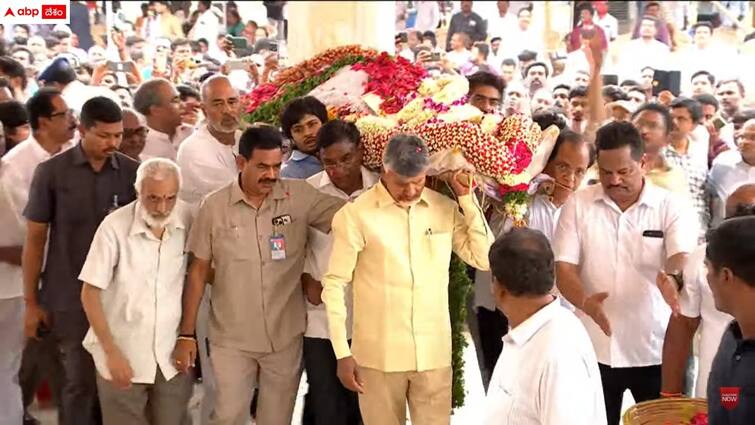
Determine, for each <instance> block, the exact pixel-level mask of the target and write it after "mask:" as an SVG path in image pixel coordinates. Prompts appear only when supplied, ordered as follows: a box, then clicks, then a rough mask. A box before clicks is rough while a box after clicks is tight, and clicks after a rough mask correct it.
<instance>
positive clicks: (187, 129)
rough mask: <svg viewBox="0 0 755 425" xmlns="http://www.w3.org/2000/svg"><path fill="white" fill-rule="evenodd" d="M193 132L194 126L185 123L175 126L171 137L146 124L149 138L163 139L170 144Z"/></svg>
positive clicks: (175, 143) (174, 143)
mask: <svg viewBox="0 0 755 425" xmlns="http://www.w3.org/2000/svg"><path fill="white" fill-rule="evenodd" d="M193 132H194V127H192V126H190V125H187V124H181V125H179V126H178V127H176V132H175V133H174V134H173V137H172V138H171V137H170V135H169V134H168V133H163V132H162V131H159V130H155V129H154V128H152V127H150V126H147V137H149V138H150V139H157V140H159V141H163V142H165V143H168V144H170V145H177V144H178V143H179V142H181V141H183V140H184V139H186V138H187V137H189V136H190V135H191V133H193Z"/></svg>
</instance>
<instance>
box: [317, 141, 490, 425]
mask: <svg viewBox="0 0 755 425" xmlns="http://www.w3.org/2000/svg"><path fill="white" fill-rule="evenodd" d="M428 165H429V153H428V149H427V146H426V145H425V143H424V142H423V141H422V140H421V139H420V138H418V137H416V136H410V135H397V136H395V137H394V138H393V139H391V141H390V142H389V143H388V145H387V146H386V149H385V154H384V157H383V173H382V175H381V179H380V183H378V184H376V185H375V186H373V187H372V188H371V189H369V190H367V191H366V192H364V193H363V194H362V195H361V196H360V197H359V198H357V199H356V200H355V201H354V202H353V203H350V204H347V205H346V206H345V207H343V209H341V210H340V211H339V212H338V213H337V214H336V215H335V217H334V218H333V239H334V241H333V253H336V254H337V255H332V256H331V257H330V264H329V268H328V272H327V273H326V274H325V276H324V277H323V280H322V283H323V286H324V290H323V293H322V299H323V301H324V302H325V305H326V309H327V314H328V322H329V327H330V340H331V342H332V344H333V350H334V352H335V354H336V358H337V359H338V377H339V379H340V380H341V382H342V383H343V385H344V386H345V387H346V388H349V389H351V390H352V391H357V392H359V406H360V409H361V411H362V418H363V419H364V422H365V424H367V425H374V424H385V425H399V424H404V423H405V422H406V403H407V401H408V402H409V410H410V413H411V419H412V424H414V425H429V424H432V425H439V424H448V423H449V421H450V413H451V322H450V318H449V313H448V268H449V262H450V259H451V252H452V251H453V252H455V253H456V254H457V255H458V256H459V257H461V259H463V260H464V261H466V262H467V263H468V264H470V265H471V266H473V267H475V268H476V269H478V270H488V269H489V263H488V259H487V255H488V250H489V248H490V245H491V244H492V242H493V236H492V233H491V232H490V230H489V229H488V227H487V225H486V223H485V219H484V217H483V214H482V211H481V210H480V207H479V206H478V205H477V204H476V203H475V200H474V197H473V195H472V194H470V189H469V187H468V186H467V185H465V184H463V183H461V181H462V177H466V176H462V175H460V174H459V172H456V173H454V176H453V178H452V179H450V184H451V186H452V188H453V190H454V192H455V194H456V197H457V198H458V203H457V202H454V201H453V200H451V199H449V198H447V197H445V196H443V195H441V194H440V193H438V192H435V191H432V190H430V189H427V188H425V175H426V172H427V168H428ZM460 207H461V210H460V209H459V208H460ZM350 283H351V284H352V285H353V288H352V289H353V303H354V304H353V305H354V310H353V320H354V322H353V336H352V346H351V348H349V344H348V342H347V339H346V305H345V301H344V293H345V289H346V286H347V285H349V284H350Z"/></svg>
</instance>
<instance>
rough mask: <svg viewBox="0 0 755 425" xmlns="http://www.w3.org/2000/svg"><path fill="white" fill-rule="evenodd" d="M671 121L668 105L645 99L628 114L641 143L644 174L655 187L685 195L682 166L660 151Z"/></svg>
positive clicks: (665, 144)
mask: <svg viewBox="0 0 755 425" xmlns="http://www.w3.org/2000/svg"><path fill="white" fill-rule="evenodd" d="M673 123H674V121H673V118H672V117H671V113H670V112H669V110H668V108H666V107H665V106H663V105H662V104H660V103H655V102H654V103H645V104H643V105H641V106H640V107H639V109H637V110H636V111H634V113H633V114H632V124H634V126H635V127H636V128H637V130H639V132H640V137H642V143H643V145H644V146H645V156H644V159H645V177H647V178H648V180H650V181H651V182H652V183H653V184H654V185H656V186H658V187H661V188H663V189H667V190H670V191H672V192H675V193H678V194H681V195H687V194H688V193H689V183H688V182H687V176H686V175H685V174H684V170H682V169H681V168H680V167H678V166H676V165H674V164H673V163H671V162H670V161H668V160H667V159H666V157H665V155H664V152H665V151H666V148H667V147H668V145H669V135H670V134H671V129H672V127H673V125H674V124H673Z"/></svg>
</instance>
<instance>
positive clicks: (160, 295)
mask: <svg viewBox="0 0 755 425" xmlns="http://www.w3.org/2000/svg"><path fill="white" fill-rule="evenodd" d="M141 208H142V207H141V206H140V205H139V203H138V201H134V202H132V203H130V204H128V205H126V206H124V207H121V208H119V209H118V210H116V211H114V212H113V213H111V214H110V215H108V216H107V217H105V220H103V221H102V224H100V227H99V228H98V229H97V233H95V235H94V239H93V240H92V245H91V247H90V249H89V255H87V259H86V261H85V262H84V266H83V267H82V269H81V274H80V275H79V280H81V281H82V282H86V283H88V284H90V285H92V286H95V287H97V288H100V289H102V293H101V298H100V299H101V301H102V309H103V311H104V312H105V318H106V320H107V324H108V327H109V328H110V333H111V334H112V335H113V342H115V344H116V346H117V347H118V348H119V349H120V350H121V353H123V355H124V356H125V357H126V359H128V361H129V364H130V366H131V369H132V370H133V371H134V377H133V378H132V379H131V382H133V383H136V384H153V383H154V382H155V376H156V373H157V367H158V366H159V367H160V371H162V373H163V376H165V379H166V380H170V379H171V378H173V377H174V376H175V375H176V374H177V373H178V371H177V370H176V368H175V367H174V366H173V361H172V360H171V356H172V353H173V348H174V347H175V344H176V337H177V336H178V326H179V324H180V321H181V296H182V294H183V287H184V279H185V274H186V255H185V253H184V246H185V244H186V238H187V237H188V234H189V227H190V225H191V216H190V213H189V210H188V207H187V205H186V204H184V203H183V202H181V201H178V202H176V205H175V207H174V208H175V209H176V216H175V217H176V218H175V220H174V221H173V223H170V224H168V225H167V226H166V229H165V233H164V234H163V237H162V240H160V239H157V238H156V237H155V235H154V234H153V233H152V232H151V231H150V230H149V227H147V224H146V223H145V222H144V220H143V219H142V218H141V215H140V212H139V211H140V209H141ZM82 344H83V346H84V348H86V350H87V351H89V353H91V354H92V358H93V359H94V364H95V366H96V368H97V372H98V373H99V374H100V375H101V376H102V377H103V378H105V379H107V380H110V379H112V378H111V375H110V371H109V369H108V366H107V357H106V355H105V352H104V350H103V347H102V345H101V343H100V341H99V340H98V339H97V336H96V335H95V333H94V331H93V330H92V329H91V328H90V329H89V332H87V334H86V336H85V337H84V341H83V343H82Z"/></svg>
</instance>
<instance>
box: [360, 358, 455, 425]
mask: <svg viewBox="0 0 755 425" xmlns="http://www.w3.org/2000/svg"><path fill="white" fill-rule="evenodd" d="M359 378H360V379H361V380H362V382H363V384H364V385H363V386H364V393H363V394H359V408H360V410H361V411H362V419H363V420H364V425H403V424H405V423H406V404H407V402H408V403H409V414H410V416H411V419H412V425H444V424H445V425H448V424H449V423H450V421H451V368H450V367H447V368H442V369H433V370H426V371H423V372H382V371H379V370H375V369H369V368H365V367H360V368H359Z"/></svg>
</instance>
